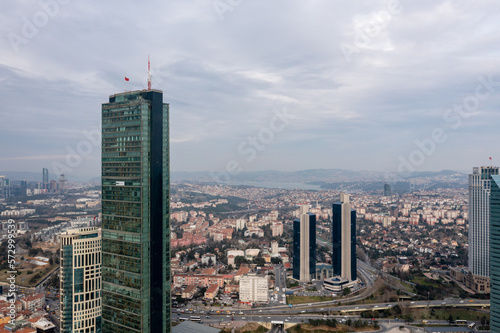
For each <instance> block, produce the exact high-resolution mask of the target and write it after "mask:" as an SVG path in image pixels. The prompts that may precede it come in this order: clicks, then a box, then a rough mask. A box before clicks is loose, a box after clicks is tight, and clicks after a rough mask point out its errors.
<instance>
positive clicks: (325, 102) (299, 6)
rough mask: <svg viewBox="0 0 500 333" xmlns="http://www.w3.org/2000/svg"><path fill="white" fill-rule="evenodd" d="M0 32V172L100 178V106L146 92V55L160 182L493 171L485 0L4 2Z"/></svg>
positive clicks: (493, 13) (494, 83)
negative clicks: (239, 173) (229, 175)
mask: <svg viewBox="0 0 500 333" xmlns="http://www.w3.org/2000/svg"><path fill="white" fill-rule="evenodd" d="M0 22H1V23H0V83H1V89H0V101H1V106H0V170H3V171H36V172H38V171H40V170H41V168H42V167H48V168H49V169H50V172H51V173H55V172H56V171H57V170H64V171H65V172H66V174H68V175H69V178H71V175H79V176H85V177H94V176H98V175H99V172H100V147H99V144H98V143H97V140H95V136H94V135H93V133H96V132H98V131H100V121H101V120H100V112H101V104H102V103H104V102H107V99H108V96H109V95H111V94H114V93H117V92H121V91H123V89H124V86H123V84H124V76H125V75H126V76H127V77H129V78H130V82H128V86H127V89H128V90H133V89H144V88H145V87H146V85H147V83H146V80H147V57H148V54H149V55H150V57H151V63H152V74H153V88H156V89H160V90H163V92H164V100H165V102H167V103H170V131H171V132H170V140H171V168H172V170H174V171H201V170H206V171H221V170H226V169H227V168H228V167H229V168H232V167H234V166H235V165H236V166H239V167H240V168H241V170H244V171H254V170H269V169H277V170H303V169H313V168H341V169H353V170H376V171H397V170H398V169H400V170H407V169H414V170H441V169H454V170H461V171H467V170H470V169H471V168H472V167H473V166H477V165H484V164H487V163H488V162H489V159H488V158H489V157H490V156H492V157H493V162H494V164H497V165H498V164H500V162H499V161H500V154H499V144H498V143H499V141H500V140H499V139H500V132H499V130H498V128H499V124H500V27H499V25H500V23H499V22H500V2H498V1H495V0H482V1H425V0H424V1H410V0H400V2H398V1H393V0H391V1H378V0H366V1H356V0H354V1H331V0H302V1H290V0H287V1H285V0H276V1H269V0H203V1H202V0H191V1H185V0H171V1H147V2H146V3H144V4H142V3H139V2H124V1H92V0H91V1H85V2H82V1H74V0H41V1H40V2H37V1H7V2H5V3H3V4H2V11H1V12H0ZM85 133H87V134H85ZM89 133H90V134H89Z"/></svg>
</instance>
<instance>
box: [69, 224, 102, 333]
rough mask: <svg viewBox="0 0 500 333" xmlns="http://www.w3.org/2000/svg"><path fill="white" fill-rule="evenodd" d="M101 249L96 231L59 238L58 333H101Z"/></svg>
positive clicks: (79, 231)
mask: <svg viewBox="0 0 500 333" xmlns="http://www.w3.org/2000/svg"><path fill="white" fill-rule="evenodd" d="M101 246H102V245H101V231H100V229H98V228H96V227H88V228H79V229H71V230H68V231H67V233H66V234H63V235H61V245H60V251H61V252H60V254H61V273H60V281H61V282H60V283H61V297H60V310H61V333H67V332H71V333H98V332H101V312H102V310H101V264H102V259H101V258H102V247H101Z"/></svg>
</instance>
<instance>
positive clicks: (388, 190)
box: [384, 184, 392, 197]
mask: <svg viewBox="0 0 500 333" xmlns="http://www.w3.org/2000/svg"><path fill="white" fill-rule="evenodd" d="M391 195H392V191H391V185H389V184H385V185H384V196H385V197H390V196H391Z"/></svg>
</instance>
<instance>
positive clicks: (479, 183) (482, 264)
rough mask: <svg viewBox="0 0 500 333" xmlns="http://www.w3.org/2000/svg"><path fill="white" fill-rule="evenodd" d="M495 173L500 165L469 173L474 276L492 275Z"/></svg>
mask: <svg viewBox="0 0 500 333" xmlns="http://www.w3.org/2000/svg"><path fill="white" fill-rule="evenodd" d="M493 175H498V167H493V166H486V167H484V166H483V167H481V168H477V167H475V168H473V172H472V174H470V175H469V271H470V272H471V273H472V275H473V276H476V277H483V278H489V277H490V253H489V251H490V248H489V247H490V245H489V244H490V191H491V176H493ZM477 292H480V290H477Z"/></svg>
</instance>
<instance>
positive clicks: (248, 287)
mask: <svg viewBox="0 0 500 333" xmlns="http://www.w3.org/2000/svg"><path fill="white" fill-rule="evenodd" d="M240 302H243V303H267V302H269V279H268V276H267V275H258V274H255V273H249V274H246V275H243V276H242V277H241V278H240Z"/></svg>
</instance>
